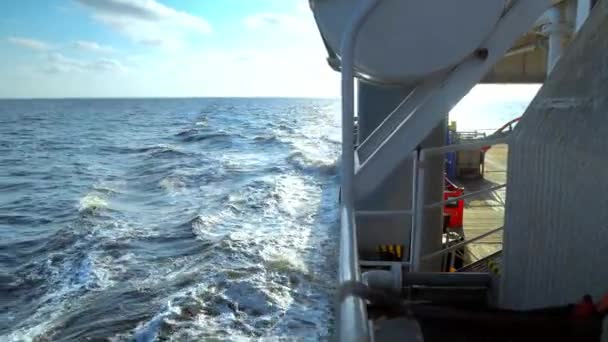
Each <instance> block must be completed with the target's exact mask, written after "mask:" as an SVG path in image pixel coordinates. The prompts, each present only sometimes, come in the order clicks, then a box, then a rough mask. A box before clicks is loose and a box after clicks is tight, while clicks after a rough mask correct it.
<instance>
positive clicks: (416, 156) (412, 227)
mask: <svg viewBox="0 0 608 342" xmlns="http://www.w3.org/2000/svg"><path fill="white" fill-rule="evenodd" d="M419 158H420V151H419V149H416V150H414V152H413V158H412V215H411V220H412V221H411V225H410V241H409V246H410V253H409V254H410V258H409V260H408V261H409V267H408V268H409V270H410V271H412V270H413V265H414V258H415V257H414V254H415V249H416V248H415V246H414V237H415V236H416V220H417V217H418V212H417V210H416V205H417V200H416V199H417V196H418V190H417V188H418V162H419Z"/></svg>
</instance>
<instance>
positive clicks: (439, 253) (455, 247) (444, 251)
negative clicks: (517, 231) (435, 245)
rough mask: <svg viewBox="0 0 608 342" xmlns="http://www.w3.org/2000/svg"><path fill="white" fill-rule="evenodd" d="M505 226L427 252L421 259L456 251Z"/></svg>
mask: <svg viewBox="0 0 608 342" xmlns="http://www.w3.org/2000/svg"><path fill="white" fill-rule="evenodd" d="M503 228H504V227H498V228H496V229H492V230H490V231H489V232H485V233H483V234H481V235H479V236H476V237H474V238H473V239H469V240H466V241H463V242H460V243H457V244H455V245H452V246H450V247H448V248H445V249H442V250H440V251H437V252H435V253H431V254H427V255H425V256H423V257H422V258H420V259H421V260H431V259H433V258H437V257H440V256H442V255H444V254H447V253H449V252H451V251H455V250H457V249H459V248H462V247H464V246H466V245H468V244H470V243H473V242H475V241H479V240H481V239H483V238H485V237H487V236H490V235H492V234H494V233H498V232H499V231H501V230H503Z"/></svg>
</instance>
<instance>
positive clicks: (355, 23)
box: [340, 0, 378, 208]
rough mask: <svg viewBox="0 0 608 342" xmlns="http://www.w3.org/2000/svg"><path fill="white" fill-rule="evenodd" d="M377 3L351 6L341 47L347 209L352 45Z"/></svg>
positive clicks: (349, 200)
mask: <svg viewBox="0 0 608 342" xmlns="http://www.w3.org/2000/svg"><path fill="white" fill-rule="evenodd" d="M377 4H378V0H369V1H366V2H364V3H363V5H361V7H358V8H356V9H355V13H354V15H353V18H352V19H351V23H350V26H349V27H348V28H347V29H346V31H345V32H344V36H343V38H342V46H341V47H340V50H341V63H342V65H341V71H342V170H341V171H342V172H341V175H342V201H343V203H344V204H345V205H346V207H348V208H352V207H353V206H354V201H355V200H354V194H353V189H354V183H353V182H354V178H355V155H354V153H355V144H354V137H353V134H354V132H355V125H354V114H355V113H354V112H355V103H354V97H355V79H354V78H355V70H354V69H355V65H354V58H355V47H356V43H357V35H358V33H359V30H360V29H361V26H362V24H363V22H364V21H365V19H366V18H367V16H368V15H369V14H370V13H371V12H372V10H373V9H374V8H375V7H376V5H377Z"/></svg>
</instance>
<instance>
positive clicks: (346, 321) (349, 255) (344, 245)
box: [338, 205, 369, 341]
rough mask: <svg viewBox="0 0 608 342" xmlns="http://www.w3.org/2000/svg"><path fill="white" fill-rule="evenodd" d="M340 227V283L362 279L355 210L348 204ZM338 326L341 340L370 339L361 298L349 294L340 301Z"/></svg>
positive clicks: (342, 212) (343, 209) (364, 306)
mask: <svg viewBox="0 0 608 342" xmlns="http://www.w3.org/2000/svg"><path fill="white" fill-rule="evenodd" d="M340 221H341V228H340V265H339V273H338V280H339V281H340V284H344V283H345V282H348V281H361V275H360V274H359V260H358V259H359V257H358V255H357V230H356V226H355V219H354V217H353V212H352V210H351V209H349V208H348V207H347V206H345V205H342V208H341V220H340ZM339 317H340V321H339V327H338V329H339V330H338V333H339V340H340V341H368V340H369V330H368V325H367V310H366V305H365V303H364V302H363V300H362V299H361V298H358V297H353V296H349V297H346V298H344V300H343V301H342V302H341V303H340V316H339Z"/></svg>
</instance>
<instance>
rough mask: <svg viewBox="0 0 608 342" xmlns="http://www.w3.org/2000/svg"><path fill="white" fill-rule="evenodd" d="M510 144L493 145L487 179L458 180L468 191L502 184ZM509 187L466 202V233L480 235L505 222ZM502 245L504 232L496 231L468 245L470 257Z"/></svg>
mask: <svg viewBox="0 0 608 342" xmlns="http://www.w3.org/2000/svg"><path fill="white" fill-rule="evenodd" d="M507 152H508V146H507V145H496V146H493V147H492V148H491V149H490V150H488V152H487V153H486V158H485V162H486V169H485V174H484V178H483V179H477V180H468V181H460V182H457V183H458V185H459V186H463V187H464V188H465V194H466V193H467V192H472V191H477V190H481V189H484V188H487V187H491V186H495V185H501V184H504V183H505V182H506V176H507V172H506V170H507ZM504 204H505V189H504V188H503V189H500V190H497V191H494V192H491V193H487V194H484V195H482V196H479V197H476V198H474V199H470V200H467V201H466V202H465V209H464V222H463V225H464V233H465V237H466V238H467V239H471V238H474V237H476V236H479V235H481V234H483V233H485V232H487V231H490V230H492V229H494V228H498V227H501V226H502V225H503V222H504ZM501 249H502V232H498V233H495V234H492V235H490V236H488V237H486V238H484V239H481V240H479V241H478V242H475V243H472V244H470V245H469V246H468V249H467V253H468V258H467V259H468V261H469V262H472V261H475V260H477V259H480V258H483V257H485V256H488V255H490V254H493V253H495V252H497V251H499V250H501Z"/></svg>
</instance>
